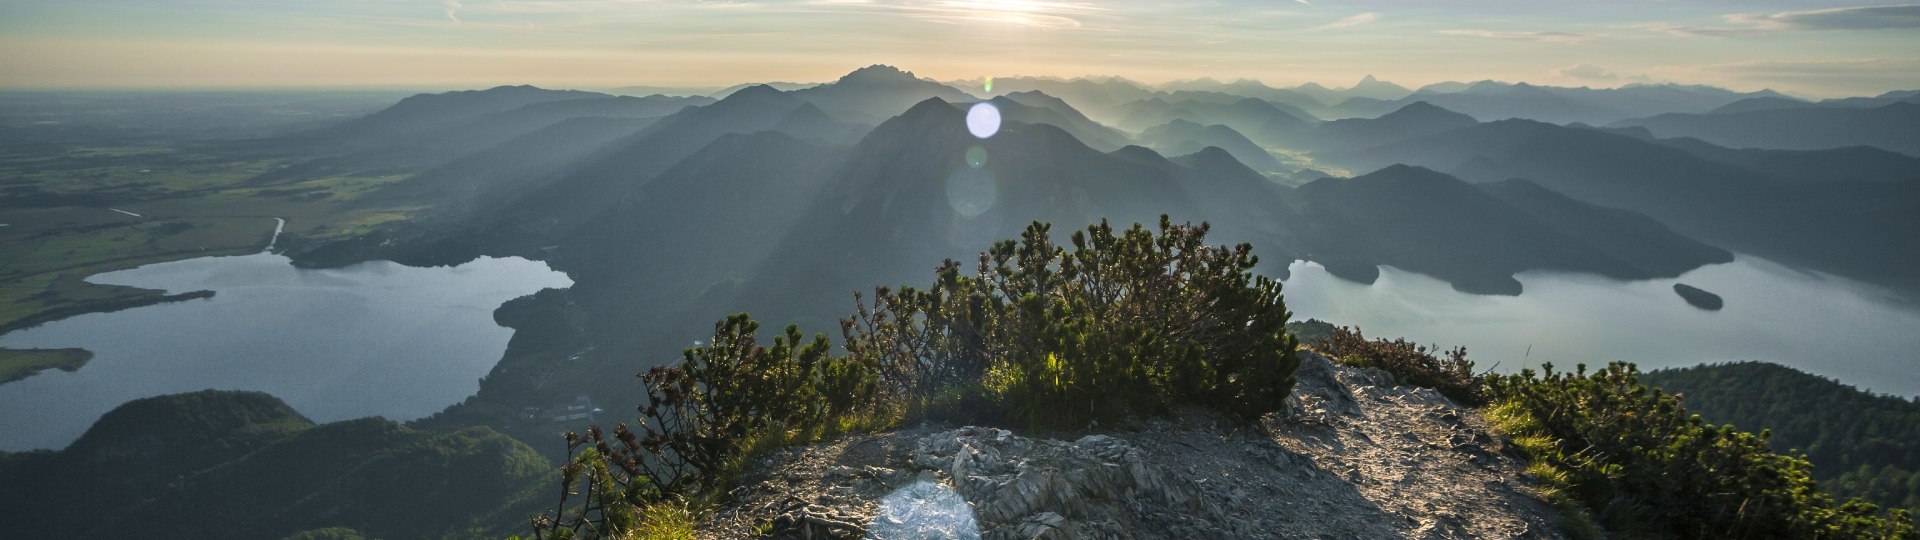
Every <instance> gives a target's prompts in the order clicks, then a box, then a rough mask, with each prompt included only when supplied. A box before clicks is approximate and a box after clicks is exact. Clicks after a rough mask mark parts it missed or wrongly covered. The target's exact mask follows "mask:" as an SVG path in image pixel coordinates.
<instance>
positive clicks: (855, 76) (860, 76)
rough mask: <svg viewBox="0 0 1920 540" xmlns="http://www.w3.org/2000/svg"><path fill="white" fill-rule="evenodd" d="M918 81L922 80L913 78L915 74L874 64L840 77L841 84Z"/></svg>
mask: <svg viewBox="0 0 1920 540" xmlns="http://www.w3.org/2000/svg"><path fill="white" fill-rule="evenodd" d="M918 80H920V78H919V77H915V76H913V72H911V71H902V70H901V69H900V68H896V67H893V66H889V65H886V64H874V65H871V66H867V67H863V68H860V69H856V70H853V71H852V72H850V73H847V74H846V75H845V76H842V77H840V82H848V81H858V82H901V81H918Z"/></svg>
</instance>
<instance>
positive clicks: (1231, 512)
mask: <svg viewBox="0 0 1920 540" xmlns="http://www.w3.org/2000/svg"><path fill="white" fill-rule="evenodd" d="M1305 356H1306V358H1305V359H1304V360H1305V361H1304V363H1303V366H1302V368H1301V370H1300V385H1299V386H1298V387H1297V388H1296V389H1295V392H1294V396H1293V397H1290V398H1289V404H1288V405H1289V406H1288V409H1287V411H1286V412H1283V413H1277V414H1273V415H1269V416H1268V417H1267V418H1265V419H1262V421H1260V422H1259V423H1258V424H1256V425H1247V424H1244V423H1239V422H1235V421H1232V420H1228V419H1225V418H1219V417H1214V416H1210V415H1207V414H1203V413H1198V412H1188V413H1186V414H1182V415H1180V416H1178V417H1176V418H1169V419H1162V420H1154V421H1150V422H1147V423H1145V424H1143V425H1140V426H1135V427H1133V428H1130V429H1126V430H1117V431H1107V432H1101V433H1092V432H1089V433H1074V434H1064V435H1063V434H1053V435H1054V437H1053V438H1030V437H1026V436H1022V435H1020V434H1016V433H1013V432H1010V431H1007V430H1003V429H994V428H985V427H958V428H955V427H951V426H920V427H916V428H911V429H902V430H896V431H891V432H886V433H880V434H874V435H864V436H855V437H847V438H843V439H840V440H836V441H832V442H827V443H820V444H814V445H809V446H802V447H795V448H789V449H786V450H782V451H778V452H774V453H773V454H771V455H769V456H767V457H766V458H764V459H763V460H761V461H760V462H759V463H757V464H755V465H754V466H753V467H751V468H750V469H749V470H748V471H747V472H746V475H745V477H744V478H742V483H741V485H742V486H744V487H742V488H740V489H738V490H736V491H735V492H734V493H733V494H732V495H733V496H732V498H731V499H732V500H731V502H729V503H728V504H727V505H726V506H723V507H722V508H721V509H720V510H719V511H718V512H717V513H716V515H715V516H714V518H713V519H712V520H710V521H708V522H707V523H705V524H703V525H702V529H701V535H702V537H704V538H745V537H755V536H761V537H765V536H771V537H775V538H862V537H865V538H876V539H888V538H986V539H1001V538H1022V539H1025V538H1301V537H1306V538H1559V537H1560V536H1561V535H1560V527H1559V524H1558V516H1557V514H1555V513H1554V511H1553V510H1552V509H1551V508H1550V507H1549V506H1548V505H1547V504H1546V503H1545V502H1543V501H1541V500H1540V498H1539V497H1537V496H1536V495H1535V494H1534V493H1533V491H1532V489H1531V488H1530V486H1531V482H1530V481H1529V480H1528V479H1527V478H1526V477H1524V476H1523V475H1522V473H1521V472H1520V471H1521V470H1522V469H1523V468H1524V466H1525V464H1524V463H1523V462H1522V461H1521V460H1520V459H1518V458H1517V457H1515V456H1514V455H1512V454H1511V453H1510V452H1508V451H1506V450H1505V449H1503V448H1502V446H1501V443H1500V442H1499V441H1498V439H1497V438H1496V437H1493V436H1491V435H1490V434H1489V433H1488V431H1487V428H1486V425H1485V424H1484V423H1483V422H1482V421H1481V420H1480V418H1479V416H1478V414H1476V413H1475V412H1474V411H1473V410H1470V409H1467V408H1464V407H1461V406H1459V405H1456V404H1454V403H1452V402H1451V401H1449V400H1448V399H1446V398H1445V397H1442V396H1440V395H1439V394H1437V393H1435V392H1433V391H1432V390H1428V389H1423V388H1415V387H1410V386H1396V385H1394V384H1393V379H1392V377H1391V376H1390V375H1387V374H1386V373H1384V372H1380V371H1375V370H1366V369H1356V368H1351V367H1346V366H1340V365H1336V364H1334V363H1332V362H1330V361H1328V360H1327V359H1326V358H1324V357H1321V356H1318V355H1313V354H1307V355H1305Z"/></svg>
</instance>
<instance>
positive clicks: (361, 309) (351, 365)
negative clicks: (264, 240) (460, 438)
mask: <svg viewBox="0 0 1920 540" xmlns="http://www.w3.org/2000/svg"><path fill="white" fill-rule="evenodd" d="M88 279H89V281H93V282H95V283H107V284H117V285H131V286H136V287H146V288H153V289H165V290H167V291H168V292H173V293H179V292H186V291H193V290H202V289H211V290H213V291H215V292H216V293H217V294H216V296H214V298H212V299H210V300H194V301H187V302H179V303H171V304H160V305H155V306H148V307H142V308H136V309H131V310H126V311H120V312H116V313H98V314H90V315H82V316H79V317H73V318H70V319H66V320H62V321H56V322H52V323H48V324H45V325H42V326H39V327H36V328H30V329H27V330H22V331H18V332H14V333H10V334H7V335H6V336H4V337H0V346H5V347H13V348H58V347H82V348H86V349H89V350H92V351H93V352H94V353H95V354H94V358H93V361H91V362H88V363H87V365H86V366H84V367H82V368H80V370H79V371H76V372H73V373H66V372H60V371H46V372H41V373H40V374H38V375H34V376H32V377H29V378H27V379H26V380H22V381H18V382H13V383H7V384H4V385H0V450H23V449H30V448H59V447H63V446H66V444H67V443H68V442H71V441H72V440H73V439H75V438H78V437H79V435H80V433H81V432H83V431H85V430H86V428H87V427H88V426H89V425H91V424H92V423H93V421H94V420H95V419H98V418H99V417H100V415H101V414H104V413H105V412H107V411H108V410H111V409H112V408H114V407H116V406H119V405H120V404H122V403H125V402H127V401H128V400H132V399H138V398H142V397H148V396H155V395H161V394H171V393H177V392H190V391H195V390H201V389H206V388H215V389H231V390H260V391H265V392H268V393H271V394H273V395H275V396H278V397H280V398H281V399H284V400H286V401H287V403H289V404H291V405H292V406H293V407H294V408H295V409H297V410H299V411H300V412H301V413H303V414H305V415H307V416H308V417H309V418H312V419H314V420H316V421H321V422H325V421H332V420H342V419H348V418H357V417H362V416H373V415H379V416H386V417H388V418H393V419H398V420H405V419H412V418H417V417H421V416H425V415H428V414H432V413H434V412H438V411H439V410H440V409H442V408H445V407H446V406H448V405H451V404H454V403H456V402H458V401H460V400H461V399H464V398H466V397H467V396H469V395H472V394H473V392H474V391H475V390H476V389H478V388H479V379H480V377H481V376H484V375H486V373H487V371H488V370H490V369H492V367H493V365H494V364H495V363H496V362H498V361H499V359H500V352H501V351H502V350H504V349H505V348H506V344H507V338H508V337H510V336H511V334H512V331H511V330H509V329H506V328H502V327H500V326H498V325H496V324H494V322H493V310H494V308H497V307H499V306H500V304H501V303H503V302H505V301H507V300H510V299H513V298H516V297H519V296H522V295H527V294H532V293H534V292H537V291H539V290H540V289H542V288H548V287H566V286H569V285H571V284H572V282H571V281H569V280H568V279H567V278H566V276H565V275H564V274H561V273H559V272H555V271H553V270H550V269H548V268H547V266H546V264H544V263H540V262H534V261H528V260H524V259H490V258H489V259H480V260H477V261H473V262H470V263H467V264H463V265H460V266H457V267H451V268H444V267H443V268H409V267H405V266H401V265H399V264H395V263H391V262H386V261H380V262H370V263H363V264H358V265H354V266H351V267H347V268H342V269H336V270H301V269H296V268H294V267H292V266H290V265H288V264H287V259H286V258H285V257H281V256H278V255H270V254H265V253H262V254H257V255H248V256H243V257H206V258H200V259H191V260H185V261H177V262H170V263H161V264H154V265H148V266H143V267H140V268H135V269H131V270H123V271H119V272H111V273H106V274H100V275H96V276H93V277H91V278H88Z"/></svg>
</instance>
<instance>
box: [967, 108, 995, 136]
mask: <svg viewBox="0 0 1920 540" xmlns="http://www.w3.org/2000/svg"><path fill="white" fill-rule="evenodd" d="M967 132H969V133H972V134H973V136H974V137H978V138H981V139H985V138H987V137H992V136H993V134H995V133H999V132H1000V108H999V107H995V106H993V104H992V103H987V102H985V101H982V102H979V103H975V104H973V107H972V108H969V109H967Z"/></svg>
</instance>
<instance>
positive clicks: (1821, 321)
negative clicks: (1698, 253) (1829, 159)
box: [1286, 256, 1920, 396]
mask: <svg viewBox="0 0 1920 540" xmlns="http://www.w3.org/2000/svg"><path fill="white" fill-rule="evenodd" d="M1290 269H1291V271H1292V277H1291V278H1289V279H1287V280H1286V296H1287V307H1288V308H1291V309H1292V310H1293V312H1294V318H1295V319H1307V318H1318V319H1321V320H1325V321H1329V322H1332V323H1334V324H1342V325H1358V326H1360V327H1361V328H1362V329H1364V330H1365V331H1366V333H1367V335H1368V336H1372V337H1402V336H1404V337H1406V338H1407V339H1409V340H1413V341H1416V342H1420V343H1424V344H1436V345H1439V346H1441V347H1452V346H1455V345H1465V346H1466V347H1467V352H1468V357H1469V358H1472V359H1473V360H1474V361H1475V362H1477V363H1478V364H1479V365H1480V366H1481V367H1482V369H1484V368H1486V367H1487V366H1491V365H1494V364H1495V363H1498V365H1499V368H1498V369H1499V370H1501V371H1512V370H1517V369H1519V368H1520V367H1523V366H1524V367H1531V366H1538V365H1539V364H1540V363H1542V362H1553V364H1554V365H1555V367H1556V368H1565V369H1572V368H1573V365H1574V364H1575V363H1579V362H1585V363H1587V364H1588V365H1590V366H1598V365H1601V364H1605V363H1606V362H1608V361H1614V360H1622V361H1631V362H1635V363H1638V364H1639V365H1640V367H1641V368H1642V369H1653V368H1659V367H1673V366H1690V365H1694V364H1699V363H1703V362H1723V361H1733V360H1761V361H1767V362H1774V363H1778V364H1784V365H1788V366H1793V367H1795V368H1799V369H1801V370H1804V371H1808V372H1811V373H1815V374H1819V375H1823V376H1827V377H1833V378H1836V379H1839V380H1840V381H1841V382H1844V383H1848V384H1853V385H1856V386H1860V387H1862V388H1866V389H1871V390H1874V391H1876V392H1885V393H1893V394H1899V395H1905V396H1912V395H1917V394H1920V370H1916V369H1915V368H1916V367H1920V365H1916V355H1917V354H1920V353H1916V351H1920V309H1916V308H1915V307H1914V306H1913V305H1911V304H1903V303H1900V302H1897V301H1893V300H1890V299H1889V298H1888V297H1887V296H1886V295H1884V294H1882V292H1881V291H1879V290H1877V289H1874V288H1872V287H1870V286H1866V285H1862V284H1859V283H1856V282H1852V281H1849V280H1845V279H1841V278H1835V277H1832V276H1824V275H1815V274H1807V273H1802V272H1799V271H1795V270H1792V269H1788V268H1785V267H1781V266H1779V265H1776V264H1773V263H1771V262H1769V261H1765V260H1761V259H1755V258H1752V257H1747V256H1740V257H1738V258H1737V259H1736V260H1735V261H1734V262H1732V263H1728V264H1719V265H1712V266H1707V267H1703V268H1699V269H1696V270H1694V271H1692V272H1689V273H1687V274H1686V275H1683V276H1680V278H1678V279H1661V280H1649V281H1634V282H1620V281H1614V280H1610V279H1606V278H1601V277H1596V276H1591V275H1583V274H1566V273H1556V272H1528V273H1523V274H1520V275H1518V276H1516V277H1518V278H1519V280H1520V282H1521V283H1522V284H1523V285H1524V287H1525V292H1523V293H1521V295H1520V296H1517V297H1503V296H1477V295H1469V294H1463V293H1460V292H1456V291H1454V290H1453V289H1452V288H1451V287H1449V286H1448V285H1447V284H1446V283H1445V282H1441V281H1439V280H1436V279H1433V278H1429V277H1427V276H1424V275H1420V274H1414V273H1410V272H1404V271H1399V270H1396V269H1393V268H1382V269H1381V272H1380V279H1379V281H1378V282H1376V283H1375V284H1374V285H1372V286H1367V285H1361V284H1358V283H1353V282H1350V281H1344V280H1341V279H1339V278H1335V277H1332V276H1331V275H1328V274H1327V272H1326V270H1325V269H1324V268H1323V267H1321V266H1320V265H1318V264H1314V263H1308V262H1295V263H1293V265H1292V266H1291V267H1290ZM1676 281H1678V282H1681V283H1686V284H1689V285H1693V286H1696V287H1700V288H1702V289H1706V290H1707V291H1708V292H1712V293H1715V294H1718V295H1720V296H1721V297H1722V298H1725V299H1726V307H1725V308H1724V309H1722V310H1720V311H1703V310H1700V309H1696V308H1694V307H1692V306H1689V305H1687V303H1686V301H1684V300H1681V299H1680V297H1679V295H1676V294H1674V292H1673V283H1674V282H1676Z"/></svg>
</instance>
